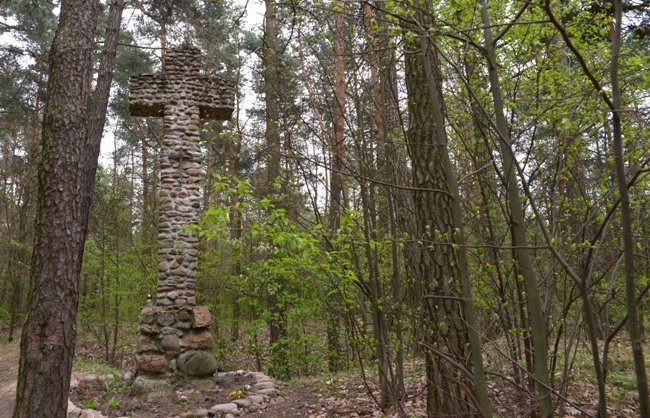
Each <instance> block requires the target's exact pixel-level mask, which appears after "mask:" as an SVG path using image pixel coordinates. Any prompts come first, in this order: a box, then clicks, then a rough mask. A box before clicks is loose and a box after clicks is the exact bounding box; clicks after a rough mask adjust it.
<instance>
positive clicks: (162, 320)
mask: <svg viewBox="0 0 650 418" xmlns="http://www.w3.org/2000/svg"><path fill="white" fill-rule="evenodd" d="M211 324H212V319H211V315H210V309H209V308H208V307H207V306H169V307H162V306H156V307H145V308H142V309H141V310H140V336H139V337H138V349H137V356H136V360H137V369H138V374H139V375H143V374H144V375H145V376H150V377H154V378H155V377H157V376H158V377H162V376H163V375H164V374H165V373H167V372H172V371H176V370H178V371H180V372H182V373H183V374H185V375H187V376H188V377H191V378H202V377H209V376H212V375H213V374H214V373H215V372H216V371H217V360H216V359H215V357H214V353H213V351H212V348H213V347H212V346H213V339H212V334H211V333H210V325H211Z"/></svg>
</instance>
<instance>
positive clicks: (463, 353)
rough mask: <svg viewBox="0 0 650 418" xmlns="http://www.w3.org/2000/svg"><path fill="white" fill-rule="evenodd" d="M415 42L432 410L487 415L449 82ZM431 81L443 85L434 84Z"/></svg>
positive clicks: (409, 74)
mask: <svg viewBox="0 0 650 418" xmlns="http://www.w3.org/2000/svg"><path fill="white" fill-rule="evenodd" d="M407 47H408V49H409V50H410V51H416V52H410V53H407V54H406V55H405V73H406V87H407V92H408V109H409V132H408V150H409V154H410V156H411V161H412V164H413V188H414V192H413V193H414V195H413V198H414V203H415V211H416V212H415V216H416V222H417V234H418V235H417V239H418V240H419V241H421V247H422V248H421V251H420V258H419V260H417V263H416V266H417V267H416V269H417V276H418V279H419V280H420V281H421V282H422V284H423V287H424V289H425V294H424V295H423V297H424V301H423V303H424V310H425V314H428V320H427V321H425V326H426V329H425V333H424V342H423V344H424V346H425V348H426V349H427V352H426V373H427V414H428V416H430V417H433V416H461V415H472V414H479V413H480V408H477V406H478V400H477V399H478V395H477V392H476V389H475V387H474V382H473V381H472V379H471V378H470V376H469V374H471V373H468V371H471V370H473V366H472V363H471V361H468V359H470V358H471V354H472V353H471V350H470V349H469V343H470V338H469V329H468V326H467V322H466V319H465V313H464V311H465V309H466V305H465V304H464V303H463V300H464V299H466V298H468V297H469V298H470V302H471V295H470V296H468V295H466V294H464V293H463V289H462V285H461V282H460V280H459V277H460V275H461V272H460V269H459V263H460V261H461V260H460V258H459V254H458V251H457V250H456V249H455V247H457V246H458V244H459V242H458V239H459V234H458V232H457V228H460V225H458V226H455V219H454V211H453V205H454V202H453V199H454V194H453V191H451V190H449V188H450V187H449V186H450V184H449V179H448V178H447V176H448V175H451V174H452V173H448V172H447V170H448V169H449V167H448V162H446V161H445V159H446V158H449V157H448V156H446V155H445V153H447V147H446V137H445V136H444V126H443V125H442V124H443V123H444V121H443V118H442V115H443V113H442V97H440V88H439V87H438V88H436V87H437V86H439V85H440V83H441V80H440V74H439V70H438V63H437V59H436V56H435V53H434V51H433V50H429V51H428V53H427V56H425V55H424V54H425V53H426V52H427V48H422V45H421V44H420V43H418V42H417V41H416V42H413V41H408V40H407ZM427 60H428V61H427ZM427 73H429V74H427ZM429 82H430V83H435V84H437V86H433V88H431V87H432V86H430V85H429ZM423 86H428V87H429V88H428V89H427V88H426V87H425V88H423ZM435 106H438V107H439V108H438V109H434V107H435ZM436 113H437V114H436ZM456 193H457V192H456ZM478 354H479V356H480V351H479V353H478ZM479 358H480V357H479ZM479 364H480V365H481V364H482V363H480V362H479ZM481 367H482V366H481ZM481 372H482V370H481ZM488 411H489V410H488ZM488 411H485V412H488Z"/></svg>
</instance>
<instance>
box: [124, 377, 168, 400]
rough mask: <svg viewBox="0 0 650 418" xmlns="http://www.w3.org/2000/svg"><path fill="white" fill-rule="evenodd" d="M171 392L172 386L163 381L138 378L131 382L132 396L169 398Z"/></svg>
mask: <svg viewBox="0 0 650 418" xmlns="http://www.w3.org/2000/svg"><path fill="white" fill-rule="evenodd" d="M172 390H173V389H172V385H171V384H170V383H169V382H168V381H167V380H165V379H156V378H150V377H144V376H138V377H136V378H135V380H134V381H133V394H134V395H147V396H152V397H157V396H169V395H170V394H171V393H172Z"/></svg>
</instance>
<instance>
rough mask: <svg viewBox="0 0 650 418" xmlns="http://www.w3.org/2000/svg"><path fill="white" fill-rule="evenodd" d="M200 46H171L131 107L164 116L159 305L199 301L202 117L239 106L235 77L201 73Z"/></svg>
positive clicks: (136, 89)
mask: <svg viewBox="0 0 650 418" xmlns="http://www.w3.org/2000/svg"><path fill="white" fill-rule="evenodd" d="M201 64H202V54H201V50H200V49H199V48H196V47H193V46H190V45H184V46H181V47H179V48H173V49H170V50H168V51H167V54H166V60H165V72H164V73H156V74H140V75H136V76H134V77H132V78H131V80H130V88H131V91H130V95H129V112H130V113H131V115H133V116H158V117H160V116H162V117H163V140H162V143H163V144H162V145H163V146H162V150H161V152H160V177H161V179H160V207H159V213H158V244H159V248H158V291H157V295H156V296H157V297H156V304H157V305H158V306H163V307H164V306H184V305H189V306H194V305H196V270H197V260H198V238H197V237H195V236H193V234H192V233H191V232H190V231H189V230H187V229H183V227H185V226H189V225H192V224H196V223H197V222H198V221H199V217H200V209H201V205H200V201H201V189H200V185H199V181H200V178H201V164H200V159H201V149H200V146H199V130H200V126H199V124H200V119H202V118H203V119H219V120H227V119H230V118H231V116H232V112H233V110H234V108H235V84H234V82H232V81H229V80H225V79H221V78H217V77H206V76H201Z"/></svg>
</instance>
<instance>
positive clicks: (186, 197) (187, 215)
mask: <svg viewBox="0 0 650 418" xmlns="http://www.w3.org/2000/svg"><path fill="white" fill-rule="evenodd" d="M199 122H200V118H199V108H198V107H197V106H195V105H193V104H191V103H186V102H184V101H183V100H180V101H178V102H177V103H176V104H168V105H165V109H164V127H163V130H164V136H163V149H162V150H161V156H160V174H161V182H160V209H159V216H158V237H159V240H158V243H159V248H158V292H157V304H158V305H159V306H168V305H172V304H176V305H179V306H182V305H185V304H187V305H195V304H196V272H197V265H198V250H199V249H198V244H199V240H198V238H197V237H196V236H194V234H193V232H192V231H191V230H190V229H189V228H188V227H189V226H190V225H195V224H197V223H198V221H199V216H200V207H201V206H200V198H201V190H200V184H199V182H200V174H201V165H200V159H201V149H200V146H199Z"/></svg>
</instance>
